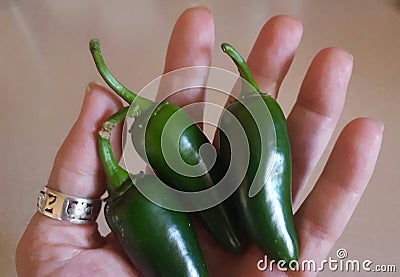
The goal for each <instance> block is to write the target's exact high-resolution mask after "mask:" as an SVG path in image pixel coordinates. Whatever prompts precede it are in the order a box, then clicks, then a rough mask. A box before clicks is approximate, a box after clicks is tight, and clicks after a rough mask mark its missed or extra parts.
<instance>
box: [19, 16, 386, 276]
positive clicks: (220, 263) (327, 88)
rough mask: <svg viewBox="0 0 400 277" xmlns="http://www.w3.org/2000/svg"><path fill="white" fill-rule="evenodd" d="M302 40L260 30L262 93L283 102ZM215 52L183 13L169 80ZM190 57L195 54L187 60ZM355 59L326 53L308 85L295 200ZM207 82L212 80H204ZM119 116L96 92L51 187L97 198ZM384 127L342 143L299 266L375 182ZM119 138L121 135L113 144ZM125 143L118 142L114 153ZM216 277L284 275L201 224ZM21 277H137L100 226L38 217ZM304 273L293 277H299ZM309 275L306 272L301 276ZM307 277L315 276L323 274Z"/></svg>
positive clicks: (281, 29) (108, 98) (283, 27)
mask: <svg viewBox="0 0 400 277" xmlns="http://www.w3.org/2000/svg"><path fill="white" fill-rule="evenodd" d="M301 34H302V26H301V23H300V22H299V21H297V20H295V19H293V18H290V17H288V16H277V17H274V18H272V19H271V20H269V21H268V22H267V23H266V24H265V26H264V27H263V28H262V30H261V32H260V34H259V36H258V38H257V40H256V42H255V44H254V47H253V49H252V51H251V53H250V56H249V58H248V64H249V67H250V69H251V71H252V72H253V74H254V77H255V79H256V81H257V83H258V84H259V87H260V89H261V91H266V92H268V93H270V94H272V95H273V96H274V97H276V96H277V94H278V91H279V87H280V85H281V83H282V80H283V78H284V77H285V75H286V73H287V71H288V69H289V66H290V64H291V61H292V59H293V57H294V54H295V52H296V49H297V47H298V44H299V42H300V38H301ZM213 47H214V25H213V19H212V16H211V14H210V13H209V11H208V10H206V9H203V8H193V9H189V10H187V11H185V12H184V13H183V14H182V15H181V17H180V18H179V19H178V21H177V23H176V25H175V27H174V31H173V33H172V36H171V40H170V43H169V47H168V52H167V57H166V64H165V72H168V71H171V70H174V69H178V68H181V67H185V66H194V65H205V66H207V65H210V63H211V53H212V49H213ZM189 49H190V51H189ZM352 64H353V61H352V57H351V56H350V55H349V54H348V53H346V52H345V51H343V50H341V49H338V48H327V49H324V50H322V51H320V52H319V53H318V54H317V55H316V56H315V58H314V59H313V61H312V63H311V65H310V67H309V69H308V71H307V74H306V75H305V78H304V80H303V83H302V86H301V89H300V92H299V95H298V98H297V101H296V103H295V105H294V107H293V109H292V111H291V113H290V114H289V116H288V119H287V123H288V129H289V135H290V141H291V146H292V155H293V199H294V200H296V199H297V197H298V195H299V191H300V190H301V188H302V187H303V186H304V184H305V182H306V181H307V178H308V177H309V175H310V173H311V171H312V170H313V168H314V167H315V165H316V163H317V161H318V160H319V158H320V156H321V154H322V152H323V150H324V149H325V147H326V145H327V143H328V141H329V138H330V137H331V135H332V132H333V130H334V128H335V126H336V123H337V120H338V118H339V116H340V113H341V110H342V107H343V103H344V99H345V94H346V90H347V85H348V82H349V79H350V75H351V70H352ZM198 78H203V79H204V80H206V78H207V76H198ZM203 99H204V92H203V91H202V90H196V91H192V92H191V93H190V95H189V94H179V95H174V96H173V97H171V98H170V99H169V100H170V101H171V102H174V103H176V104H178V105H180V106H184V105H187V104H190V103H193V102H200V101H203ZM120 107H121V102H120V100H119V99H118V98H117V97H116V96H115V95H114V94H113V93H112V92H110V91H109V90H107V89H105V88H103V87H101V86H99V85H96V84H90V85H89V87H88V91H87V93H86V95H85V100H84V102H83V107H82V110H81V113H80V116H79V118H78V120H77V122H76V123H75V125H74V126H73V128H72V129H71V131H70V133H69V135H68V137H67V138H66V140H65V141H64V143H63V145H62V146H61V148H60V150H59V152H58V154H57V157H56V159H55V162H54V167H53V170H52V173H51V176H50V178H49V182H48V186H49V187H51V188H53V189H55V190H58V191H61V192H63V193H66V194H70V195H76V196H80V197H87V198H99V197H100V196H101V195H102V194H103V193H104V191H105V178H104V173H103V172H102V169H101V164H100V160H99V157H98V154H97V144H96V133H97V130H98V129H99V127H100V124H101V123H102V121H103V120H104V119H106V118H107V117H108V116H110V115H111V114H112V113H113V112H115V111H116V110H118V109H119V108H120ZM382 133H383V126H382V125H381V124H379V123H377V122H376V121H374V120H372V119H367V118H359V119H355V120H353V121H352V122H350V123H349V124H348V125H347V126H346V127H345V128H344V130H343V131H342V133H341V134H340V136H339V138H338V140H337V142H336V144H335V147H334V149H333V151H332V154H331V155H330V157H329V160H328V162H327V164H326V166H325V168H324V170H323V172H322V174H321V176H320V178H319V179H318V181H317V183H316V184H315V186H314V188H313V190H312V192H311V193H310V194H309V195H308V197H307V199H306V200H305V202H303V203H302V205H301V207H300V209H299V210H298V211H297V212H296V214H295V222H296V230H297V234H298V239H299V248H300V261H301V260H303V259H313V260H315V261H316V263H317V264H318V263H319V262H321V261H322V260H323V259H325V257H326V256H327V255H328V253H329V251H330V250H331V248H332V247H333V245H334V243H335V242H336V240H337V239H338V238H339V236H340V235H341V233H342V231H343V230H344V228H345V226H346V224H347V222H348V221H349V219H350V217H351V214H352V212H353V211H354V208H355V207H356V205H357V203H358V201H359V199H360V197H361V196H362V193H363V191H364V189H365V187H366V185H367V184H368V181H369V179H370V177H371V175H372V172H373V169H374V166H375V162H376V159H377V156H378V153H379V149H380V145H381V141H382ZM113 137H114V138H116V137H117V138H118V133H117V134H115V135H114V136H113ZM118 143H119V141H118V140H115V141H114V142H113V144H114V146H115V152H116V154H118V153H120V145H119V144H118ZM196 231H197V233H198V237H199V240H200V244H201V248H202V251H203V253H204V256H205V259H206V263H207V265H208V269H209V272H210V276H275V275H276V276H281V275H285V274H288V273H282V272H279V271H278V270H277V269H275V270H274V271H272V272H270V271H269V270H267V271H265V272H261V271H259V270H258V269H257V261H258V260H260V259H262V258H263V257H264V254H263V253H261V252H260V250H258V248H257V247H256V246H254V245H252V246H250V247H249V249H248V250H247V251H246V253H245V254H244V255H241V256H236V255H233V254H230V253H226V252H225V251H223V250H222V249H221V248H219V247H218V246H217V245H216V244H215V242H214V241H213V240H212V238H211V237H210V236H209V234H208V233H206V231H205V230H204V229H203V228H202V227H201V226H199V225H197V226H196ZM16 265H17V271H18V274H19V275H20V276H47V275H60V276H63V275H74V274H76V275H79V276H86V275H93V274H95V275H97V276H108V275H110V276H132V275H133V276H135V275H137V274H138V272H137V271H136V270H135V268H134V267H133V266H132V265H131V263H130V261H129V260H128V259H127V257H126V255H125V254H124V252H123V250H122V249H121V247H120V245H119V243H118V241H117V240H116V239H115V237H114V236H113V235H112V234H109V235H108V236H106V237H102V236H101V235H100V233H99V231H98V226H97V224H96V223H91V224H86V225H74V224H71V223H68V222H62V221H57V220H54V219H50V218H47V217H45V216H43V215H41V214H39V213H36V214H35V215H34V216H33V218H32V219H31V222H30V223H29V225H28V227H27V229H26V231H25V233H24V235H23V237H22V238H21V241H20V243H19V245H18V248H17V253H16ZM296 274H299V273H296V272H291V273H290V274H289V275H291V276H294V275H296ZM300 274H301V275H302V276H304V273H300ZM315 274H316V273H314V272H309V273H308V275H307V274H306V275H307V276H312V275H315Z"/></svg>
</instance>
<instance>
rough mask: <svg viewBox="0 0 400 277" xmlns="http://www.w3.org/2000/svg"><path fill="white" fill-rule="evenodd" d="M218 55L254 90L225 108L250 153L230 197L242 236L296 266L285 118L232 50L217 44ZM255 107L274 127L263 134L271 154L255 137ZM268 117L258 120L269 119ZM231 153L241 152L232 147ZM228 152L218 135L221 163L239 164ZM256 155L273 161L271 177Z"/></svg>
mask: <svg viewBox="0 0 400 277" xmlns="http://www.w3.org/2000/svg"><path fill="white" fill-rule="evenodd" d="M222 49H223V51H224V52H226V53H227V54H228V55H229V56H230V57H231V58H232V59H233V60H234V62H235V64H236V65H237V67H238V69H239V72H240V75H241V77H242V78H243V79H245V80H246V81H247V82H249V84H250V85H252V87H253V88H252V92H246V91H243V89H244V90H246V86H245V84H244V83H243V86H242V95H241V97H240V101H237V100H236V101H234V102H232V103H231V104H230V105H229V106H228V107H227V110H229V111H230V112H231V113H232V114H233V115H234V116H235V117H236V118H237V119H238V120H239V122H240V123H241V126H242V127H243V128H244V130H245V133H246V137H247V139H248V143H249V147H250V160H249V166H248V169H247V172H246V176H245V178H244V180H243V181H242V183H241V185H240V187H239V189H238V190H237V191H236V192H235V195H234V200H235V204H236V207H237V208H238V210H239V213H240V215H241V219H242V221H243V223H244V226H245V229H246V231H247V233H248V234H249V236H250V237H251V239H252V240H253V241H254V242H255V243H256V244H257V245H258V246H259V248H260V249H261V250H262V251H264V252H265V253H266V254H267V255H268V257H270V258H274V259H276V260H285V261H286V262H289V261H291V260H297V259H298V242H297V237H296V230H295V227H294V221H293V212H292V200H291V182H292V180H291V177H292V165H291V152H290V143H289V137H288V133H287V126H286V119H285V116H284V114H283V112H282V110H281V108H280V106H279V104H278V103H277V102H276V101H275V100H274V99H273V98H272V97H270V96H269V95H267V94H260V93H259V88H258V86H257V84H256V83H255V81H254V79H253V77H252V75H251V72H250V70H249V69H248V67H247V65H246V63H245V61H244V59H243V58H242V57H241V56H240V55H239V54H238V53H237V52H236V50H235V49H234V48H233V47H232V46H230V45H229V44H222ZM257 101H263V102H264V103H265V106H266V107H267V108H268V111H269V114H270V116H271V119H272V121H271V122H272V123H273V126H266V130H267V131H268V132H275V133H274V135H275V138H276V143H275V145H273V147H270V149H266V148H268V147H269V146H268V143H263V144H261V139H262V137H263V136H265V135H266V134H263V133H260V132H259V129H260V128H259V126H257V124H256V122H255V120H254V118H253V116H252V114H251V113H250V112H249V110H252V108H253V107H254V105H255V104H256V102H257ZM268 111H267V113H268ZM267 113H266V114H265V115H262V116H265V117H267V116H269V115H267ZM223 121H224V117H222V121H221V122H223ZM225 124H227V123H225ZM235 147H240V146H239V145H237V146H236V145H235ZM261 150H264V151H263V152H262V151H261ZM230 151H231V150H230V146H229V142H228V140H227V138H226V136H225V135H224V134H223V133H221V134H220V152H221V157H222V159H223V160H224V162H225V163H229V162H232V163H233V164H235V163H240V162H241V161H230V160H229V157H230ZM261 152H262V153H264V154H267V155H274V160H273V164H272V170H271V171H269V170H268V168H267V165H266V164H265V163H264V162H263V161H265V159H266V158H267V157H262V156H261V154H260V153H261ZM259 167H260V169H259V170H260V173H261V174H260V175H259V176H258V175H257V177H256V171H257V169H258V168H259ZM269 172H270V174H269ZM255 178H256V179H255ZM253 181H255V182H256V183H257V182H262V183H264V185H263V186H262V189H261V190H260V191H259V192H258V193H257V194H256V195H255V196H254V197H249V192H250V186H251V185H252V183H253Z"/></svg>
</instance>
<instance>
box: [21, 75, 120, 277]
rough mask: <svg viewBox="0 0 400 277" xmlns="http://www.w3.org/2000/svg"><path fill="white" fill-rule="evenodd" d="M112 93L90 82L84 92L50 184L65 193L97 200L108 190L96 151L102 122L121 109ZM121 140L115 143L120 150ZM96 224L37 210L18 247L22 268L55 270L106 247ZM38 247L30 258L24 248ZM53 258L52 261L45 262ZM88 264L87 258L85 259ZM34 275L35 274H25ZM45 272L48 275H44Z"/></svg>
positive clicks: (49, 185)
mask: <svg viewBox="0 0 400 277" xmlns="http://www.w3.org/2000/svg"><path fill="white" fill-rule="evenodd" d="M121 106H122V105H121V102H120V100H119V99H118V98H117V96H115V95H114V94H113V93H112V92H110V91H108V90H107V89H105V88H103V87H101V86H100V85H96V84H94V83H91V84H90V85H89V86H88V88H87V90H86V94H85V99H84V101H83V105H82V109H81V113H80V115H79V117H78V119H77V121H76V123H75V124H74V126H73V127H72V129H71V131H70V133H69V134H68V136H67V138H66V139H65V141H64V143H63V144H62V146H61V148H60V149H59V151H58V153H57V156H56V159H55V162H54V167H53V170H52V172H51V175H50V178H49V181H48V187H51V188H52V189H54V190H57V191H60V192H62V193H64V194H68V195H72V196H77V197H84V198H98V197H100V196H101V195H102V194H103V193H104V190H105V186H104V185H105V178H104V174H103V171H102V169H101V165H100V162H99V157H98V155H97V143H96V141H97V140H96V138H97V132H98V130H99V128H100V125H101V123H102V122H103V120H105V119H106V118H107V117H109V116H110V115H111V114H112V113H113V112H114V111H116V110H117V109H119V108H120V107H121ZM118 142H119V140H115V141H114V142H113V143H114V144H115V145H116V147H115V148H116V149H119V148H120V144H119V143H118ZM103 244H104V239H103V238H102V237H101V235H100V233H99V231H98V228H97V224H95V223H93V224H72V223H69V222H64V221H58V220H55V219H52V218H49V217H46V216H44V215H42V214H40V213H36V214H35V215H34V216H33V218H32V219H31V221H30V223H29V226H28V227H27V228H26V231H25V233H24V234H23V236H22V238H21V240H20V242H19V244H18V248H17V252H16V253H17V254H16V261H17V264H19V265H20V266H19V268H20V270H23V271H26V272H29V271H30V270H32V269H33V268H39V269H40V270H44V271H45V272H53V271H55V270H57V268H59V267H61V266H63V265H65V264H66V263H67V262H68V261H71V260H73V259H75V258H77V257H78V256H79V253H80V251H79V250H82V249H93V248H98V247H100V246H103ZM29 249H36V252H35V255H29V260H28V261H27V260H26V250H29ZM49 260H51V261H52V263H47V262H46V263H44V262H43V261H49ZM82 264H84V262H82ZM28 275H31V274H27V276H28ZM43 275H46V274H43Z"/></svg>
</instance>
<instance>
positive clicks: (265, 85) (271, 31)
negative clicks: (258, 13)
mask: <svg viewBox="0 0 400 277" xmlns="http://www.w3.org/2000/svg"><path fill="white" fill-rule="evenodd" d="M302 33H303V26H302V24H301V22H300V21H298V20H297V19H295V18H293V17H290V16H284V15H280V16H275V17H273V18H271V19H270V20H269V21H268V22H267V23H266V24H265V25H264V27H263V28H262V29H261V31H260V33H259V35H258V37H257V39H256V42H255V43H254V46H253V49H252V50H251V52H250V55H249V58H248V61H247V63H248V65H249V68H250V70H251V72H252V73H253V75H254V79H255V81H256V82H257V84H258V86H259V87H260V90H261V91H262V92H266V93H268V94H270V95H272V96H273V97H275V98H276V96H277V94H278V90H279V87H280V85H281V83H282V80H283V78H284V77H285V75H286V73H287V72H288V70H289V67H290V64H291V63H292V60H293V57H294V55H295V53H296V50H297V48H298V46H299V43H300V40H301V36H302Z"/></svg>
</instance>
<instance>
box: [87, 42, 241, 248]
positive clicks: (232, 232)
mask: <svg viewBox="0 0 400 277" xmlns="http://www.w3.org/2000/svg"><path fill="white" fill-rule="evenodd" d="M90 51H91V53H92V55H93V58H94V60H95V63H96V66H97V69H98V70H99V72H100V74H101V76H102V77H103V79H104V80H105V81H106V82H107V84H109V85H110V87H111V88H112V89H113V90H114V91H115V92H116V93H117V94H119V95H120V96H121V97H123V98H124V99H125V100H126V101H127V102H128V103H132V105H134V108H133V110H134V112H135V115H134V116H135V121H134V123H133V125H132V128H131V133H132V141H133V144H134V146H135V148H136V150H137V152H138V153H139V155H140V156H141V157H142V159H143V160H145V161H146V162H147V163H149V164H150V166H151V167H152V168H153V170H154V171H155V173H156V175H157V176H158V177H159V178H160V179H161V180H162V181H163V182H164V183H166V184H167V185H169V186H171V187H173V188H176V189H180V190H183V191H201V190H205V189H207V188H210V187H212V186H213V185H215V184H216V183H218V182H219V181H220V180H221V178H222V177H223V173H224V169H223V168H222V167H221V163H220V161H219V159H217V160H216V162H215V163H214V164H213V165H210V164H208V162H207V161H206V159H204V157H203V156H202V155H201V151H200V148H201V147H202V146H203V145H207V144H209V145H211V144H210V142H209V141H208V139H207V137H206V136H205V135H204V133H203V132H202V131H201V130H200V128H199V127H198V126H197V124H196V123H195V122H194V120H193V119H192V118H191V117H190V116H189V115H188V114H187V113H185V112H184V110H183V109H181V108H180V107H179V106H177V105H174V104H172V103H169V102H162V103H160V104H154V103H153V102H151V101H149V100H147V99H144V98H139V96H136V95H135V94H134V93H133V92H131V91H129V90H128V89H127V88H125V87H124V86H123V85H121V84H120V83H119V82H118V81H117V80H116V79H115V78H114V77H113V76H112V75H111V73H110V72H109V70H108V69H107V67H106V64H105V62H104V60H103V58H102V55H101V52H100V46H99V41H98V40H91V42H90ZM132 101H133V102H132ZM167 122H168V124H167ZM163 145H164V146H166V147H163ZM167 150H168V151H170V153H173V154H175V156H174V157H173V158H172V159H173V161H172V163H173V164H175V163H178V162H182V161H183V162H184V163H186V168H187V169H188V171H187V172H186V173H187V174H182V173H180V172H176V170H174V169H173V168H171V166H170V165H171V161H170V163H168V161H167V159H166V158H168V156H169V155H164V154H163V151H167ZM174 159H175V160H174ZM205 169H209V170H207V171H206V172H205ZM210 197H211V196H210ZM233 212H234V210H233V207H232V206H231V203H230V201H225V202H223V203H221V204H219V205H216V206H214V207H212V208H209V209H207V210H203V211H200V212H198V214H199V215H200V218H201V219H202V221H203V223H204V225H205V227H206V228H207V230H208V231H209V232H210V233H211V234H212V235H213V237H214V238H215V239H216V241H218V242H219V243H220V244H221V246H222V247H224V248H225V249H226V250H228V251H231V252H234V253H241V252H242V251H243V250H244V245H243V242H242V230H241V224H240V222H238V221H237V220H236V216H235V214H233Z"/></svg>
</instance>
